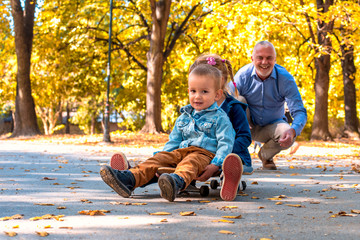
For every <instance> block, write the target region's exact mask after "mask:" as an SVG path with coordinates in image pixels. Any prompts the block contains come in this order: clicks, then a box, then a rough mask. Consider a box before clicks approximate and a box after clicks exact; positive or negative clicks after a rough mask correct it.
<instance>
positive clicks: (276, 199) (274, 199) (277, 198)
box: [268, 197, 282, 201]
mask: <svg viewBox="0 0 360 240" xmlns="http://www.w3.org/2000/svg"><path fill="white" fill-rule="evenodd" d="M268 200H271V201H279V200H282V198H279V197H276V198H275V197H274V198H268Z"/></svg>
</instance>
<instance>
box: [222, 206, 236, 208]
mask: <svg viewBox="0 0 360 240" xmlns="http://www.w3.org/2000/svg"><path fill="white" fill-rule="evenodd" d="M222 208H229V209H234V208H238V207H237V206H224V207H222Z"/></svg>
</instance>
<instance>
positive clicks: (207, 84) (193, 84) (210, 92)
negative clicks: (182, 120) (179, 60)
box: [188, 74, 222, 111]
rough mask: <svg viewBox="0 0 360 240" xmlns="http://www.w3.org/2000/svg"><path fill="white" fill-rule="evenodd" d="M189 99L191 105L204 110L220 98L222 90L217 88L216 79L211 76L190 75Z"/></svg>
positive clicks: (198, 109)
mask: <svg viewBox="0 0 360 240" xmlns="http://www.w3.org/2000/svg"><path fill="white" fill-rule="evenodd" d="M188 92H189V99H190V104H191V106H192V107H193V108H194V109H195V110H197V111H200V110H204V109H207V108H208V107H210V106H211V105H213V103H214V102H215V101H217V100H219V99H220V97H221V94H222V90H221V89H218V90H216V87H215V80H214V79H212V78H211V77H210V76H198V75H195V74H190V76H189V88H188Z"/></svg>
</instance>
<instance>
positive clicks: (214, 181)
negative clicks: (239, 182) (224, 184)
mask: <svg viewBox="0 0 360 240" xmlns="http://www.w3.org/2000/svg"><path fill="white" fill-rule="evenodd" d="M218 186H219V182H218V181H217V180H211V181H210V187H211V189H217V187H218Z"/></svg>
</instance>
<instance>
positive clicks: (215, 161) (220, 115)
mask: <svg viewBox="0 0 360 240" xmlns="http://www.w3.org/2000/svg"><path fill="white" fill-rule="evenodd" d="M221 81H222V74H221V71H220V70H218V69H217V68H215V67H213V66H212V65H211V64H208V63H206V64H200V65H199V66H197V67H195V68H194V69H193V70H192V71H191V72H190V74H189V78H188V87H189V88H188V92H189V100H190V105H187V106H185V107H183V108H182V109H181V113H182V114H181V115H180V117H179V118H178V119H177V120H176V122H175V127H174V129H173V131H172V132H171V134H170V135H169V141H168V142H167V143H166V144H165V146H164V149H163V151H162V152H159V153H157V154H155V155H154V156H153V157H150V158H149V159H147V160H146V161H145V162H143V163H140V164H139V165H137V166H135V167H134V168H131V169H129V170H123V171H118V170H116V169H112V168H111V167H109V166H102V167H101V169H100V175H101V177H102V179H103V181H104V182H105V183H106V184H108V185H109V186H110V187H111V188H112V189H114V190H115V192H117V193H118V194H119V195H121V196H122V197H129V196H130V195H131V192H132V191H133V190H134V189H135V188H137V187H139V186H142V185H144V184H147V183H148V182H149V181H151V179H153V177H154V176H155V174H156V172H157V169H158V168H159V167H176V168H175V172H174V173H171V174H166V173H164V174H162V175H161V176H160V177H159V180H158V184H159V187H160V191H161V193H160V194H161V196H162V197H163V198H165V199H167V200H168V201H170V202H172V201H174V199H175V197H176V194H177V193H178V192H179V191H180V190H183V189H185V188H186V187H187V186H188V185H189V184H190V183H191V182H192V181H193V180H194V179H195V178H196V177H197V176H198V175H199V174H200V173H202V172H203V171H204V169H205V168H206V167H207V166H208V165H209V164H210V163H211V164H212V165H214V166H216V167H217V168H220V167H221V166H222V163H223V161H224V159H225V157H226V156H227V155H228V154H229V153H231V151H232V148H233V144H234V139H235V131H234V129H233V127H232V124H231V122H230V120H229V118H228V116H227V115H226V113H225V112H224V111H223V110H222V109H220V108H219V107H218V106H217V102H216V101H217V100H219V99H220V98H221V96H222V95H223V91H222V89H221V84H222V82H221Z"/></svg>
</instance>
